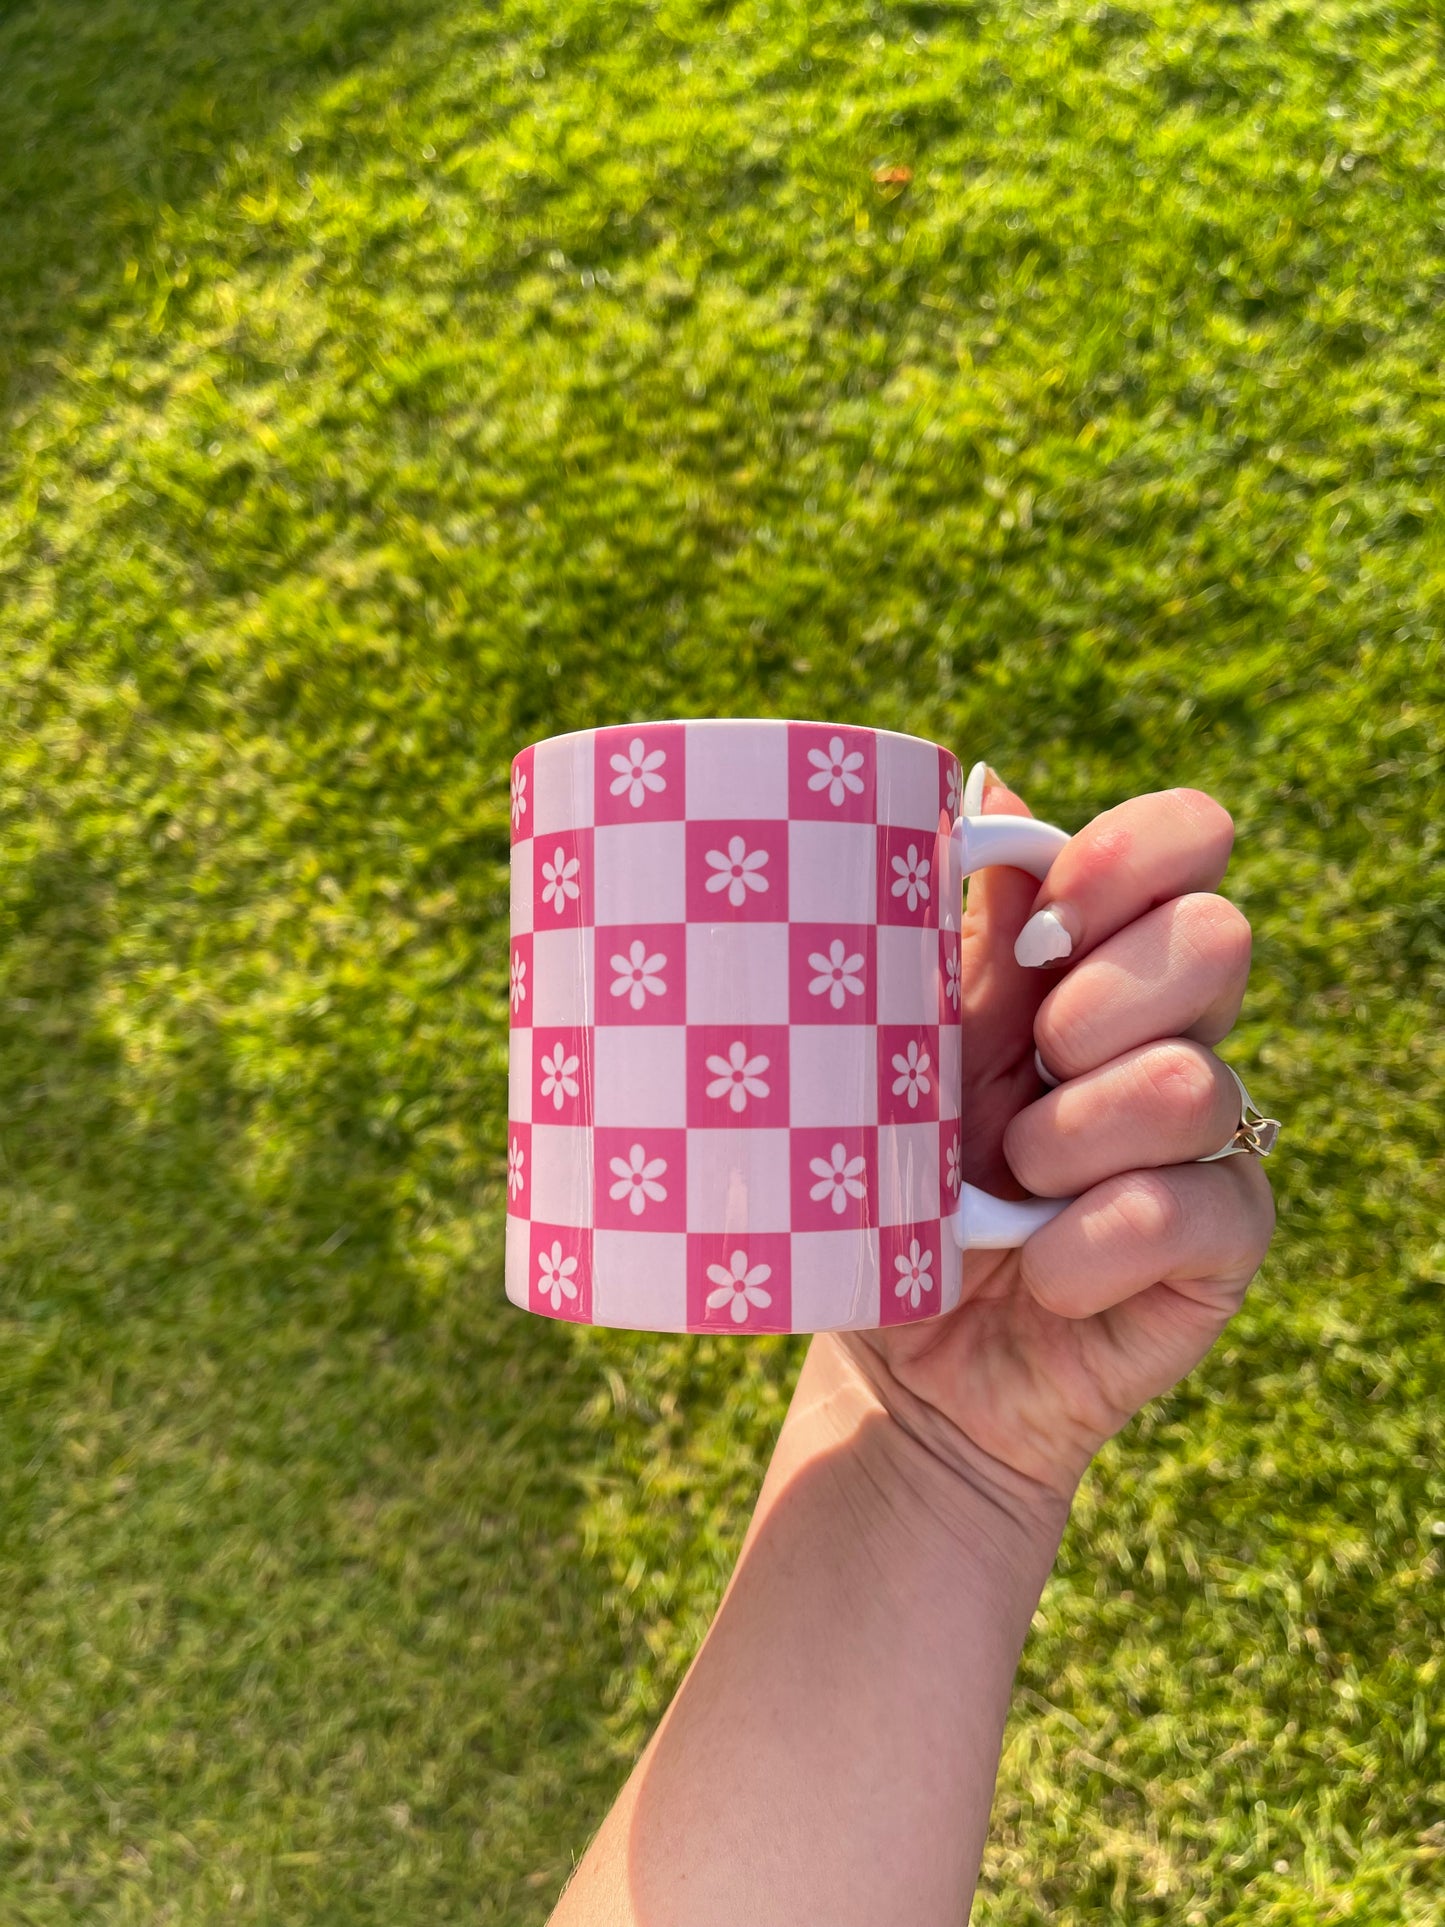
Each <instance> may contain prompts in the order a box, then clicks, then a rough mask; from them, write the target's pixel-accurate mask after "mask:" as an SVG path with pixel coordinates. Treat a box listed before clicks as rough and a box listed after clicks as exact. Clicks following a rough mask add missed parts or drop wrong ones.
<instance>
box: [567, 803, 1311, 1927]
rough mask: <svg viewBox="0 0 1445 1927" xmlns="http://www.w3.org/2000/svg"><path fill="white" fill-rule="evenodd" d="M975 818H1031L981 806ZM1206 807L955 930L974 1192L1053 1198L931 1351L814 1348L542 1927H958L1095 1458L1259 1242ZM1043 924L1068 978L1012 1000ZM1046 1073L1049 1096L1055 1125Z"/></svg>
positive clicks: (1086, 852)
mask: <svg viewBox="0 0 1445 1927" xmlns="http://www.w3.org/2000/svg"><path fill="white" fill-rule="evenodd" d="M983 808H984V810H985V812H986V813H989V814H996V813H1005V814H1015V815H1027V814H1031V812H1030V811H1029V809H1028V806H1027V805H1026V804H1025V802H1024V801H1023V799H1022V798H1021V797H1019V796H1018V795H1017V794H1015V793H1014V792H1013V791H1012V790H1010V789H1008V788H1007V787H1005V786H1004V785H1003V784H1001V783H999V782H998V781H997V780H996V779H994V778H993V776H992V773H991V772H990V776H989V779H988V784H987V788H986V790H985V794H984V802H983ZM1233 840H1234V828H1233V824H1232V822H1231V820H1230V818H1229V816H1228V814H1227V812H1226V811H1225V810H1224V809H1223V808H1222V807H1221V806H1220V805H1219V804H1218V803H1216V802H1215V801H1213V800H1212V799H1211V798H1210V797H1208V796H1207V795H1205V794H1204V793H1203V792H1202V791H1199V790H1192V789H1179V790H1166V791H1162V792H1158V793H1155V794H1151V795H1147V796H1138V797H1133V798H1130V799H1129V800H1128V801H1126V802H1123V803H1121V804H1119V805H1118V806H1117V807H1116V808H1114V809H1110V810H1106V811H1105V812H1104V813H1103V814H1102V815H1100V816H1097V817H1095V818H1094V820H1093V821H1092V822H1091V823H1088V824H1086V825H1085V827H1084V828H1083V829H1082V830H1081V831H1080V832H1079V833H1078V834H1077V835H1076V836H1075V837H1073V838H1072V839H1071V840H1070V842H1069V844H1068V846H1067V848H1066V849H1064V850H1063V851H1062V852H1061V853H1060V855H1059V856H1058V858H1057V859H1056V861H1055V863H1054V865H1053V868H1052V870H1051V871H1050V874H1049V878H1048V881H1047V882H1046V883H1045V884H1043V885H1039V884H1037V883H1036V882H1035V881H1034V879H1033V878H1031V877H1028V876H1025V875H1024V874H1023V873H1022V872H1021V871H1018V870H1011V869H994V870H989V871H985V872H981V873H980V874H979V875H978V876H977V877H975V878H974V879H972V881H971V882H970V885H969V894H968V904H967V910H966V913H965V916H964V921H963V933H962V944H963V971H962V978H963V986H964V1011H963V1021H964V1063H965V1066H966V1072H965V1075H966V1089H965V1092H964V1103H963V1117H964V1120H965V1124H964V1132H965V1135H964V1176H965V1177H966V1178H967V1179H968V1180H969V1181H970V1182H971V1183H973V1184H976V1185H979V1186H980V1187H982V1188H983V1189H985V1190H989V1191H992V1192H994V1193H995V1194H996V1195H998V1196H1001V1197H1022V1196H1024V1195H1026V1194H1027V1193H1033V1194H1034V1195H1036V1196H1044V1197H1070V1198H1073V1199H1074V1202H1073V1203H1072V1204H1070V1205H1069V1206H1068V1207H1067V1208H1066V1209H1065V1210H1064V1211H1063V1212H1062V1213H1061V1214H1060V1215H1059V1216H1058V1217H1057V1218H1055V1219H1054V1220H1052V1221H1051V1222H1050V1223H1049V1224H1047V1225H1045V1226H1044V1227H1043V1228H1042V1229H1041V1230H1039V1231H1037V1232H1035V1233H1034V1235H1033V1236H1032V1237H1031V1238H1030V1239H1029V1240H1028V1242H1027V1243H1026V1244H1025V1245H1023V1246H1022V1247H1021V1248H1020V1249H1019V1250H1017V1251H997V1252H994V1251H988V1252H972V1253H966V1254H965V1255H964V1265H963V1280H964V1284H963V1301H962V1303H961V1304H960V1306H959V1307H958V1309H957V1310H956V1311H953V1312H951V1313H948V1314H946V1315H944V1316H943V1317H940V1318H934V1319H928V1320H926V1321H923V1322H921V1323H918V1324H913V1325H905V1326H901V1327H893V1328H891V1329H887V1330H881V1331H870V1332H849V1333H824V1334H820V1335H819V1336H817V1337H815V1338H814V1339H813V1341H812V1343H811V1345H810V1346H809V1349H808V1354H807V1357H806V1359H805V1361H804V1365H803V1369H802V1372H801V1374H800V1375H799V1379H798V1384H797V1388H796V1391H795V1393H794V1397H793V1400H792V1404H791V1405H790V1407H789V1410H788V1415H787V1418H786V1420H785V1422H784V1424H783V1428H782V1431H781V1433H780V1434H779V1438H778V1442H777V1446H776V1449H775V1450H774V1453H773V1457H772V1460H771V1462H770V1464H769V1467H768V1471H767V1475H766V1477H765V1479H764V1481H763V1485H762V1489H761V1493H760V1496H759V1499H758V1504H757V1508H756V1510H755V1512H754V1514H753V1518H752V1521H751V1523H750V1525H749V1528H748V1531H747V1534H746V1537H745V1539H744V1541H743V1546H742V1550H741V1553H740V1554H739V1557H738V1561H737V1565H736V1567H735V1568H734V1571H733V1574H732V1577H731V1580H730V1581H729V1584H728V1587H727V1590H726V1592H725V1593H724V1596H723V1599H722V1602H721V1604H720V1605H719V1607H718V1610H717V1613H716V1616H715V1617H714V1619H713V1622H712V1625H711V1626H710V1628H709V1630H708V1634H707V1637H706V1638H705V1640H704V1641H703V1644H702V1646H701V1647H700V1649H699V1651H698V1653H697V1656H696V1657H695V1659H694V1660H693V1663H692V1665H691V1667H690V1668H689V1670H688V1673H687V1675H686V1677H685V1679H684V1680H683V1682H682V1685H681V1686H680V1687H679V1688H678V1691H677V1694H676V1696H675V1697H674V1699H673V1701H672V1704H671V1706H670V1707H669V1708H668V1711H667V1713H666V1715H665V1716H664V1718H663V1720H662V1722H661V1724H660V1725H659V1727H658V1729H657V1731H656V1732H655V1733H654V1735H653V1736H652V1739H651V1741H650V1742H649V1744H648V1746H647V1748H646V1750H645V1751H644V1753H643V1755H642V1757H641V1759H640V1760H639V1761H638V1763H637V1765H636V1767H635V1768H634V1769H633V1772H632V1774H631V1777H630V1778H629V1779H628V1781H627V1783H626V1785H625V1786H624V1787H623V1789H622V1792H621V1793H620V1794H619V1796H618V1799H617V1801H616V1803H615V1805H614V1806H613V1808H612V1810H611V1812H610V1813H609V1814H608V1816H607V1818H606V1820H605V1821H604V1822H603V1825H602V1827H601V1828H600V1830H599V1832H598V1833H597V1835H596V1837H595V1839H594V1840H593V1842H592V1844H591V1846H590V1847H589V1849H588V1851H587V1853H586V1854H585V1856H584V1857H583V1859H582V1861H581V1863H580V1865H579V1866H578V1867H577V1868H576V1870H575V1872H574V1875H573V1877H572V1879H571V1880H570V1882H569V1883H568V1886H567V1888H566V1890H565V1892H564V1894H563V1896H562V1898H561V1900H560V1901H559V1903H558V1906H557V1909H556V1911H555V1913H554V1914H553V1916H552V1921H553V1927H737V1923H739V1922H747V1923H748V1927H785V1924H786V1927H865V1924H866V1927H877V1923H879V1922H882V1921H889V1922H893V1921H897V1922H905V1921H906V1922H907V1923H909V1927H959V1924H960V1923H961V1922H963V1921H964V1920H966V1919H967V1916H968V1912H969V1907H970V1904H971V1901H972V1896H973V1892H974V1887H975V1883H976V1881H977V1878H978V1870H979V1864H980V1861H981V1858H982V1853H983V1846H984V1840H985V1835H986V1832H987V1826H988V1815H989V1807H990V1804H991V1801H992V1798H993V1790H994V1782H995V1778H996V1775H997V1771H998V1760H999V1752H1000V1747H1001V1744H1002V1738H1003V1730H1004V1723H1005V1719H1006V1716H1007V1712H1008V1704H1009V1695H1010V1691H1011V1689H1012V1684H1013V1678H1014V1673H1015V1671H1016V1668H1017V1665H1018V1660H1019V1655H1020V1653H1021V1651H1022V1648H1023V1643H1024V1639H1025V1636H1026V1634H1027V1631H1028V1627H1029V1622H1030V1620H1031V1618H1032V1616H1033V1613H1034V1610H1035V1608H1036V1606H1037V1604H1038V1600H1039V1597H1040V1594H1041V1592H1042V1590H1043V1586H1044V1583H1045V1581H1046V1579H1047V1577H1048V1574H1049V1570H1050V1568H1051V1566H1052V1564H1053V1560H1054V1557H1055V1555H1056V1553H1057V1551H1058V1546H1059V1541H1060V1538H1061V1536H1062V1533H1063V1530H1064V1526H1065V1523H1066V1521H1067V1518H1068V1514H1069V1509H1070V1506H1071V1503H1072V1500H1073V1495H1074V1493H1075V1491H1076V1489H1077V1487H1078V1484H1079V1481H1080V1479H1081V1478H1082V1476H1083V1474H1084V1472H1085V1470H1086V1469H1087V1467H1088V1464H1089V1462H1090V1460H1091V1459H1092V1458H1093V1456H1094V1454H1095V1453H1096V1452H1097V1451H1098V1449H1099V1447H1100V1446H1101V1445H1102V1444H1103V1443H1104V1441H1105V1440H1106V1439H1108V1438H1110V1437H1111V1436H1112V1435H1113V1434H1114V1433H1116V1432H1117V1431H1119V1430H1120V1429H1121V1427H1123V1426H1124V1425H1125V1424H1126V1423H1127V1422H1128V1420H1129V1419H1130V1418H1131V1417H1132V1416H1133V1414H1134V1413H1135V1412H1136V1411H1138V1409H1139V1408H1140V1407H1141V1406H1142V1405H1144V1404H1145V1403H1146V1402H1147V1401H1148V1400H1149V1399H1151V1398H1155V1397H1157V1396H1159V1395H1160V1394H1161V1393H1163V1392H1165V1391H1167V1390H1168V1389H1169V1388H1170V1387H1171V1386H1173V1385H1174V1384H1176V1383H1177V1382H1178V1381H1179V1380H1180V1379H1181V1378H1182V1377H1184V1375H1185V1374H1186V1373H1188V1372H1189V1371H1191V1370H1192V1369H1193V1367H1194V1366H1195V1365H1197V1364H1198V1363H1199V1361H1200V1360H1201V1359H1202V1358H1203V1357H1204V1356H1205V1354H1206V1353H1207V1352H1208V1351H1209V1349H1210V1347H1211V1346H1212V1345H1213V1344H1214V1342H1215V1340H1216V1339H1217V1338H1218V1336H1219V1334H1220V1332H1221V1331H1222V1330H1223V1329H1224V1327H1225V1325H1226V1324H1227V1323H1228V1321H1229V1319H1230V1318H1231V1317H1232V1316H1233V1314H1234V1313H1235V1312H1236V1311H1237V1310H1238V1308H1239V1306H1240V1304H1241V1302H1242V1300H1243V1298H1244V1295H1245V1292H1246V1290H1247V1288H1248V1286H1249V1283H1250V1280H1251V1278H1252V1277H1253V1276H1254V1274H1255V1272H1256V1271H1257V1270H1258V1268H1259V1265H1260V1263H1261V1262H1262V1260H1263V1258H1264V1255H1265V1251H1266V1248H1267V1247H1268V1244H1269V1241H1270V1237H1271V1235H1272V1232H1273V1229H1274V1206H1273V1200H1272V1197H1271V1193H1270V1187H1269V1182H1268V1180H1267V1178H1266V1176H1265V1173H1264V1167H1263V1166H1262V1164H1261V1163H1260V1161H1259V1160H1258V1159H1257V1158H1253V1157H1229V1158H1224V1159H1221V1160H1219V1161H1218V1162H1217V1163H1210V1164H1198V1163H1195V1162H1193V1161H1192V1160H1195V1159H1197V1158H1199V1157H1202V1156H1206V1155H1207V1154H1208V1153H1210V1152H1212V1151H1217V1150H1218V1149H1219V1148H1220V1146H1221V1145H1223V1144H1224V1143H1225V1142H1226V1141H1227V1140H1228V1138H1229V1136H1230V1134H1231V1132H1232V1131H1233V1130H1234V1128H1235V1126H1236V1125H1237V1124H1238V1122H1239V1094H1238V1091H1237V1089H1236V1087H1235V1085H1234V1083H1233V1080H1232V1079H1231V1078H1230V1076H1229V1075H1228V1073H1227V1072H1226V1071H1225V1069H1224V1067H1223V1064H1222V1063H1221V1062H1220V1060H1219V1058H1218V1057H1217V1056H1216V1055H1215V1052H1214V1049H1213V1046H1215V1045H1217V1044H1219V1043H1220V1042H1221V1041H1222V1040H1223V1039H1224V1038H1225V1037H1226V1036H1227V1035H1228V1033H1229V1031H1230V1029H1231V1027H1232V1026H1233V1024H1234V1022H1235V1020H1236V1018H1237V1017H1238V1015H1239V1010H1240V1006H1241V1003H1242V1000H1243V996H1244V990H1245V984H1246V980H1247V977H1248V974H1249V959H1250V931H1249V925H1248V922H1247V921H1246V919H1245V918H1244V917H1243V915H1242V914H1241V913H1240V912H1239V911H1238V910H1237V909H1236V908H1235V907H1234V906H1233V905H1232V904H1230V903H1229V902H1228V901H1227V900H1226V899H1225V898H1223V897H1222V896H1220V895H1219V894H1218V890H1219V885H1220V883H1221V881H1222V879H1223V876H1224V872H1225V868H1226V866H1227V864H1228V861H1229V855H1230V851H1231V848H1232V846H1233ZM1046 906H1052V907H1053V908H1054V909H1055V910H1056V911H1057V913H1058V914H1059V916H1060V918H1061V919H1062V921H1063V922H1064V924H1065V926H1066V927H1067V928H1068V929H1069V930H1070V932H1071V934H1072V936H1073V938H1074V948H1073V952H1072V954H1071V955H1070V956H1069V957H1068V958H1067V959H1064V960H1061V961H1059V962H1058V963H1055V964H1051V965H1048V966H1045V967H1043V968H1039V969H1025V968H1022V967H1021V966H1020V965H1019V964H1018V963H1017V962H1016V961H1015V958H1014V955H1013V946H1014V941H1015V938H1016V937H1017V935H1018V933H1019V931H1020V929H1021V928H1022V926H1023V924H1024V922H1025V920H1026V919H1027V918H1028V917H1029V915H1030V914H1031V913H1032V912H1033V911H1035V910H1039V909H1042V908H1044V907H1046ZM1036 1045H1037V1047H1038V1049H1039V1051H1040V1053H1041V1054H1042V1057H1043V1060H1044V1062H1045V1063H1046V1064H1047V1065H1048V1067H1049V1069H1050V1071H1051V1072H1052V1073H1053V1074H1054V1075H1055V1076H1058V1077H1060V1078H1061V1079H1063V1082H1062V1083H1061V1084H1060V1085H1059V1087H1058V1088H1057V1089H1056V1090H1050V1091H1045V1090H1043V1089H1042V1088H1041V1085H1040V1080H1039V1077H1038V1074H1037V1070H1036V1068H1035V1065H1034V1061H1033V1053H1034V1048H1035V1046H1036Z"/></svg>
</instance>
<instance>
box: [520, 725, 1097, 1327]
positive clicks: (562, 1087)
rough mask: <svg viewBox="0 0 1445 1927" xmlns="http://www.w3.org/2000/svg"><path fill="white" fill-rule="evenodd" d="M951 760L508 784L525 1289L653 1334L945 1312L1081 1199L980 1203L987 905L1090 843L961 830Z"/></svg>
mask: <svg viewBox="0 0 1445 1927" xmlns="http://www.w3.org/2000/svg"><path fill="white" fill-rule="evenodd" d="M961 786H962V770H961V767H960V764H959V760H958V758H957V757H956V756H955V755H954V754H953V752H952V751H951V750H948V749H945V748H942V747H941V746H940V745H938V744H936V743H930V742H926V741H924V740H922V739H921V738H919V737H915V736H903V735H898V734H895V733H893V732H892V731H889V730H882V729H863V728H857V727H854V726H851V725H845V724H841V723H816V722H782V721H765V722H756V721H722V720H709V721H698V722H665V723H636V724H633V723H628V724H624V725H622V726H621V727H618V728H609V729H591V730H581V731H579V732H577V733H576V734H573V735H567V736H555V737H552V738H551V739H549V740H548V741H546V742H539V743H535V744H533V745H532V746H531V747H530V748H528V749H524V750H523V751H522V752H521V754H520V755H519V756H518V757H517V759H516V761H515V762H514V763H513V765H512V781H511V817H512V853H511V854H512V865H511V875H512V935H511V974H510V1001H511V1030H510V1052H509V1101H508V1113H509V1123H508V1144H507V1214H508V1215H507V1228H506V1290H507V1296H508V1298H510V1299H511V1301H512V1302H513V1304H516V1305H519V1306H523V1307H525V1308H526V1309H527V1310H529V1311H534V1312H540V1313H541V1314H542V1315H544V1316H546V1317H551V1318H565V1319H572V1320H575V1321H578V1322H581V1323H584V1324H593V1325H609V1326H621V1327H628V1328H631V1329H634V1330H646V1331H678V1332H680V1331H725V1332H757V1331H768V1332H814V1331H828V1330H840V1329H847V1328H871V1327H876V1326H881V1325H891V1324H898V1323H901V1322H905V1321H909V1320H915V1319H924V1318H931V1317H936V1316H938V1315H939V1314H940V1313H942V1312H946V1311H950V1310H952V1308H953V1307H954V1306H955V1305H957V1303H958V1302H959V1297H960V1292H961V1276H962V1252H963V1250H964V1249H967V1248H977V1247H994V1248H999V1247H1004V1246H1013V1245H1019V1244H1022V1243H1023V1241H1024V1239H1025V1238H1026V1237H1028V1235H1029V1234H1030V1232H1032V1231H1033V1230H1035V1229H1036V1228H1037V1227H1038V1226H1039V1225H1041V1224H1043V1223H1045V1222H1047V1220H1048V1219H1050V1218H1052V1217H1053V1216H1055V1215H1056V1213H1058V1212H1059V1211H1061V1210H1062V1209H1063V1208H1064V1206H1065V1204H1066V1203H1067V1202H1068V1200H1067V1199H1058V1198H1052V1199H1040V1200H1036V1201H1028V1202H1005V1201H1002V1200H1000V1199H996V1198H992V1197H990V1196H988V1195H987V1194H986V1193H985V1192H982V1191H979V1190H977V1189H975V1188H974V1187H973V1186H971V1185H968V1184H964V1183H962V1182H961V1180H960V1159H961V1149H962V1147H961V1142H960V1119H961V1107H962V1103H963V1062H962V1048H961V1043H962V1031H961V1025H960V1003H961V987H960V976H959V970H960V956H959V926H960V922H961V914H962V883H963V879H964V878H965V877H966V876H968V875H970V874H971V873H972V872H973V871H974V870H977V869H980V868H982V867H983V866H984V865H986V864H991V863H1007V864H1012V865H1015V866H1017V867H1018V868H1020V869H1024V870H1028V871H1030V872H1031V873H1032V874H1033V875H1035V876H1038V877H1042V876H1044V875H1045V874H1046V873H1047V871H1048V868H1049V866H1050V864H1051V863H1052V861H1053V859H1054V857H1055V856H1056V855H1057V853H1058V851H1059V850H1060V849H1061V848H1062V847H1063V845H1064V844H1065V843H1066V842H1067V840H1068V839H1067V836H1066V835H1065V833H1064V832H1063V831H1062V830H1059V829H1055V828H1054V827H1052V826H1051V825H1050V824H1047V823H1040V822H1036V821H1034V820H1033V819H1032V818H1028V817H1012V816H987V817H985V816H961V815H960V814H959V808H960V792H961Z"/></svg>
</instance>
